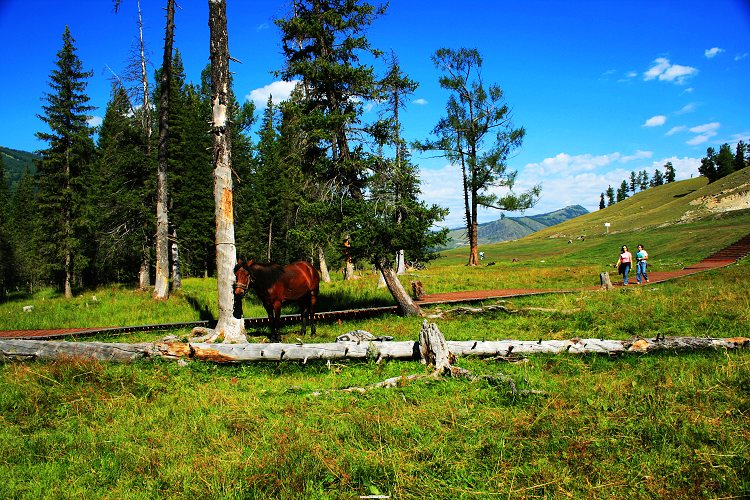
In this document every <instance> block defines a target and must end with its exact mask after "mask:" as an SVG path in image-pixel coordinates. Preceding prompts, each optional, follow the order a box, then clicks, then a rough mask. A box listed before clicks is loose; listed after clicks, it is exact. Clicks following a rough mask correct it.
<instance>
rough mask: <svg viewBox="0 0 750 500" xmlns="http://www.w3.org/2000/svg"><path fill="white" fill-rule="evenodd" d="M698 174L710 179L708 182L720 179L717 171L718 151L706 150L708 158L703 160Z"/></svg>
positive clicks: (705, 157)
mask: <svg viewBox="0 0 750 500" xmlns="http://www.w3.org/2000/svg"><path fill="white" fill-rule="evenodd" d="M698 172H699V173H700V174H701V175H702V176H703V177H706V178H707V179H708V182H714V181H715V180H716V179H718V176H717V169H716V151H715V150H714V148H708V149H707V150H706V156H704V157H703V158H701V166H700V167H698Z"/></svg>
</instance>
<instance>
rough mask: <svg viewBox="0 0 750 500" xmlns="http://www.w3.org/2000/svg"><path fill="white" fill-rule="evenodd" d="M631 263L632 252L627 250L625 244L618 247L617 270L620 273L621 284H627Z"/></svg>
mask: <svg viewBox="0 0 750 500" xmlns="http://www.w3.org/2000/svg"><path fill="white" fill-rule="evenodd" d="M632 264H633V254H632V253H630V252H629V251H628V247H627V245H623V246H622V248H621V249H620V258H619V259H617V264H615V267H616V268H617V272H618V273H620V274H622V284H623V286H628V275H629V274H630V266H631V265H632Z"/></svg>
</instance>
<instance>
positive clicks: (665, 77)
mask: <svg viewBox="0 0 750 500" xmlns="http://www.w3.org/2000/svg"><path fill="white" fill-rule="evenodd" d="M697 74H698V70H697V69H696V68H693V67H691V66H682V65H680V64H672V63H670V62H669V59H667V58H666V57H659V58H657V59H655V60H654V62H653V65H652V66H651V68H649V69H648V70H647V71H646V72H645V73H644V74H643V79H644V80H647V81H648V80H653V79H659V80H660V81H665V82H674V83H676V84H678V85H683V84H684V83H686V82H687V80H688V78H690V77H692V76H695V75H697Z"/></svg>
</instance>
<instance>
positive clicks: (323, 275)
mask: <svg viewBox="0 0 750 500" xmlns="http://www.w3.org/2000/svg"><path fill="white" fill-rule="evenodd" d="M318 262H319V263H320V279H321V280H322V281H323V283H330V282H331V275H330V274H328V264H327V263H326V254H325V253H323V247H318Z"/></svg>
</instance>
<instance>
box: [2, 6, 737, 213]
mask: <svg viewBox="0 0 750 500" xmlns="http://www.w3.org/2000/svg"><path fill="white" fill-rule="evenodd" d="M178 3H179V5H180V7H181V8H180V9H179V10H178V11H177V17H176V41H175V47H176V48H179V50H180V51H181V53H182V55H183V58H184V61H185V67H186V73H187V78H188V80H190V81H196V82H197V81H198V80H199V77H200V71H201V69H202V68H203V67H204V66H205V65H206V64H207V62H208V22H207V16H208V14H207V12H208V7H207V2H206V1H205V0H203V1H199V2H197V1H193V0H183V1H182V2H178ZM164 4H165V2H164V1H163V0H160V1H153V0H143V9H144V13H143V15H144V23H145V37H146V43H147V47H148V52H149V54H148V55H149V57H150V58H151V61H152V70H153V66H154V65H158V64H159V61H160V60H161V50H162V44H163V33H162V32H163V25H164V13H163V10H162V9H163V5H164ZM228 4H229V5H228V19H229V44H230V51H231V53H232V56H233V57H235V58H236V59H239V60H240V61H242V64H233V65H232V71H233V72H234V73H235V93H236V94H237V95H238V96H245V97H246V98H248V99H257V100H258V102H259V103H260V104H263V103H265V100H266V98H267V95H268V93H269V92H272V93H273V94H274V97H276V98H282V97H283V96H284V95H285V93H286V92H288V88H289V85H285V84H284V83H283V82H278V81H275V80H276V79H275V78H274V76H273V74H272V71H274V70H276V69H278V68H279V67H280V66H281V64H282V57H281V50H280V43H279V38H280V37H279V32H278V29H277V28H276V27H275V26H274V24H273V19H274V18H277V17H281V16H284V15H286V14H287V12H288V11H289V8H290V2H289V1H260V2H252V1H249V0H242V1H240V0H228ZM135 6H136V3H135V0H122V6H121V8H120V12H119V13H118V14H114V12H113V9H112V2H110V1H108V0H56V1H50V0H33V1H29V0H0V37H1V39H0V44H1V46H2V47H3V65H2V68H3V75H2V78H0V86H1V88H0V94H1V95H3V106H2V120H0V145H3V146H6V147H10V148H14V149H22V150H36V149H40V148H42V147H44V144H42V143H40V142H38V141H37V140H36V139H35V137H34V133H35V132H37V131H40V130H43V125H42V123H41V122H40V121H39V119H38V118H37V117H36V115H37V114H38V113H39V112H40V111H41V105H42V102H41V97H42V95H43V94H44V93H45V92H47V91H48V90H49V87H48V83H49V74H50V71H51V70H52V69H53V66H54V62H55V57H56V53H57V51H58V50H59V49H60V46H61V43H62V42H61V35H62V32H63V30H64V28H65V25H66V24H67V25H69V26H70V29H71V32H72V34H73V37H74V38H75V40H76V44H77V47H78V55H79V57H80V58H81V60H82V61H83V64H84V67H85V68H88V69H90V70H92V71H93V72H94V76H93V77H92V78H91V80H90V82H89V86H88V94H89V96H90V97H91V99H92V104H93V105H94V106H97V107H98V109H97V110H96V111H94V115H95V116H94V117H93V120H94V122H96V120H97V117H101V116H103V113H104V107H105V106H106V103H107V100H108V98H109V91H110V83H109V77H110V74H111V72H110V69H111V70H112V71H114V72H117V73H122V72H123V71H124V68H125V66H126V63H127V60H128V57H129V56H130V54H131V52H132V51H133V48H134V46H135V42H136V36H137V32H136V7H135ZM368 35H369V38H370V40H371V42H372V45H373V46H374V47H376V48H379V49H381V50H384V51H386V52H390V51H391V50H393V51H394V52H395V54H396V55H397V56H398V58H399V62H400V63H401V66H402V68H403V69H404V71H405V72H406V73H407V74H408V75H409V76H410V77H411V78H412V79H414V80H416V81H417V82H419V83H420V87H419V89H418V90H417V91H416V93H415V94H414V98H413V101H412V102H411V103H409V105H408V107H407V109H406V111H405V112H404V113H403V115H402V116H403V120H404V128H405V134H406V136H407V138H408V139H409V140H413V139H425V138H427V137H428V136H429V133H430V131H431V130H432V128H433V127H434V125H435V123H436V122H437V120H438V119H439V118H440V117H441V116H442V115H443V111H444V106H445V102H446V98H447V94H446V93H445V91H443V90H442V89H440V87H439V85H438V83H437V79H438V76H439V73H438V71H437V70H436V69H435V68H434V66H433V64H432V62H431V60H430V57H431V55H432V54H433V53H434V52H435V50H436V49H438V48H440V47H450V48H459V47H474V48H477V49H478V50H479V51H480V53H481V54H482V56H483V58H484V67H483V79H484V81H485V82H486V83H487V84H490V83H497V84H499V85H500V86H501V87H502V88H503V89H504V91H505V96H506V99H507V102H508V104H509V105H510V106H511V108H512V109H513V120H514V123H515V125H516V126H523V127H525V128H526V131H527V135H526V139H525V141H524V144H523V147H522V148H521V149H520V150H519V151H518V152H517V154H516V155H515V157H514V158H513V159H512V161H511V165H510V166H511V168H512V169H515V170H518V172H519V173H518V178H517V188H518V189H521V190H522V189H524V188H528V187H530V186H532V185H534V184H537V183H541V184H542V197H541V199H540V201H539V203H538V204H537V206H536V207H534V208H532V209H531V210H529V211H527V213H528V214H535V213H542V212H547V211H551V210H555V209H557V208H561V207H564V206H566V205H571V204H581V205H583V206H585V207H586V208H588V209H589V210H595V209H596V208H597V205H598V199H599V193H601V192H602V191H604V190H606V188H607V186H608V185H612V186H613V187H617V186H619V184H620V182H621V181H622V180H623V179H625V178H626V177H628V175H629V173H630V171H632V170H635V171H640V170H644V169H645V170H647V171H648V172H649V173H652V172H653V171H654V169H655V168H663V165H664V164H665V163H666V162H667V161H671V162H672V163H673V164H674V165H675V168H676V170H677V177H678V179H684V178H689V177H691V176H694V175H697V168H698V165H699V164H700V158H702V157H703V156H704V155H705V152H706V148H707V147H710V146H713V147H718V145H720V144H722V143H724V142H728V143H730V144H735V143H736V142H737V141H738V140H744V141H745V142H748V141H749V140H750V122H749V120H748V117H749V116H750V98H749V97H748V92H747V89H748V88H750V85H748V83H747V82H750V2H748V1H747V0H714V1H712V2H705V1H694V0H686V1H680V2H674V1H672V0H668V1H666V0H646V1H642V0H634V1H628V2H616V1H606V0H585V1H572V2H571V1H562V0H561V1H553V0H545V1H542V0H528V1H517V0H516V1H506V0H496V1H470V0H467V1H464V2H460V3H459V2H455V1H446V0H433V1H423V0H392V1H391V3H390V7H389V9H388V13H387V14H386V15H385V16H384V17H382V18H380V19H378V20H377V21H376V22H375V24H374V25H373V26H372V28H371V29H370V31H369V33H368ZM375 117H376V111H375V110H373V111H371V112H370V113H368V114H367V115H366V117H365V118H366V119H370V118H371V119H374V118H375ZM414 161H415V162H416V163H418V164H419V165H420V167H421V173H422V179H423V197H424V199H425V200H426V201H428V202H430V203H438V204H440V205H442V206H445V207H448V208H450V209H451V215H450V216H449V217H448V219H446V225H448V226H450V227H458V226H460V225H461V223H462V222H461V213H462V208H461V203H462V201H461V200H462V199H461V195H460V182H459V175H458V170H457V168H456V167H455V166H452V165H449V164H448V163H447V162H446V161H445V160H443V159H441V158H432V157H428V156H424V157H422V156H420V155H416V154H415V156H414ZM508 215H518V214H512V213H511V214H508ZM499 216H500V213H499V212H497V211H486V212H482V214H481V216H480V222H486V221H490V220H494V219H496V218H499Z"/></svg>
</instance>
